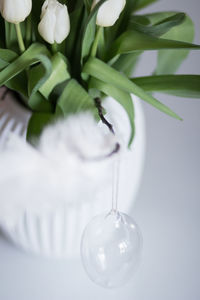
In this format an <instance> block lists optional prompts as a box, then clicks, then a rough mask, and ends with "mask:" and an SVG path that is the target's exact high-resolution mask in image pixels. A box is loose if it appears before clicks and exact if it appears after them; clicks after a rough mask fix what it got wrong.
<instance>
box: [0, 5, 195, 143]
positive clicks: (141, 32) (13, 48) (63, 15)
mask: <svg viewBox="0 0 200 300" xmlns="http://www.w3.org/2000/svg"><path fill="white" fill-rule="evenodd" d="M155 1H156V0H62V1H61V0H59V1H57V0H46V1H43V0H37V1H34V2H33V3H32V0H0V11H1V17H0V86H3V85H4V86H6V87H7V88H8V89H9V90H12V91H14V92H15V94H16V96H17V99H18V100H19V101H21V102H22V103H23V104H24V105H25V106H26V107H28V108H29V109H30V110H31V111H32V117H31V119H30V121H29V125H28V133H27V137H28V139H30V138H32V137H33V136H38V135H39V134H40V133H41V131H42V129H43V128H44V126H46V125H47V124H48V123H50V122H53V121H54V120H55V119H57V118H61V117H66V116H68V115H70V114H75V113H78V112H80V111H91V112H92V113H93V114H94V116H95V118H96V120H97V121H98V119H99V118H103V115H104V110H103V107H102V101H103V98H104V97H105V96H106V95H107V96H111V97H112V98H114V99H115V100H116V101H118V102H119V103H120V104H121V105H122V106H123V108H124V109H125V111H126V112H127V114H128V117H129V120H130V124H131V129H132V132H131V136H130V141H129V144H131V142H132V140H133V138H134V106H133V102H132V98H131V94H134V95H136V96H138V97H139V98H140V99H142V100H144V101H146V102H148V103H149V104H151V105H153V106H154V107H156V108H157V109H159V110H160V111H162V112H164V113H166V114H168V115H170V116H172V117H174V118H177V119H181V118H180V117H179V116H178V115H177V114H176V113H175V112H173V111H172V110H171V109H170V108H168V107H167V106H165V105H164V104H162V103H161V102H160V101H158V100H157V99H156V98H155V97H154V96H153V95H152V92H154V91H158V92H163V93H169V94H173V95H176V96H182V97H196V98H198V97H199V96H200V76H199V75H173V73H174V72H175V71H176V70H177V68H178V67H179V66H180V64H181V62H182V61H183V60H184V59H185V58H186V56H187V54H188V52H189V50H199V49H200V46H198V45H195V44H192V40H193V37H194V29H193V23H192V20H191V19H190V18H189V17H188V16H187V15H185V14H184V13H178V12H171V11H170V12H159V13H152V14H138V11H139V10H140V9H142V8H143V7H145V6H147V5H149V4H151V3H153V2H155ZM148 50H158V59H157V66H156V68H155V70H154V72H153V75H151V76H145V77H131V76H133V74H134V73H133V72H134V68H135V66H136V64H137V62H138V60H139V58H140V56H141V54H142V53H143V52H144V51H148Z"/></svg>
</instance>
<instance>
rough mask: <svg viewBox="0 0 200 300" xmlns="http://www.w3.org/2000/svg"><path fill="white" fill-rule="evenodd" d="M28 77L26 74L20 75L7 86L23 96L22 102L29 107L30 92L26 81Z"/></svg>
mask: <svg viewBox="0 0 200 300" xmlns="http://www.w3.org/2000/svg"><path fill="white" fill-rule="evenodd" d="M25 76H26V73H25V72H21V73H19V74H18V75H17V76H15V77H14V78H12V79H10V80H9V81H7V82H6V84H5V85H6V86H7V87H8V88H9V89H11V90H13V91H16V92H17V93H19V94H21V96H22V98H23V99H22V101H23V102H24V103H25V104H26V105H27V103H28V91H27V82H26V80H24V77H25Z"/></svg>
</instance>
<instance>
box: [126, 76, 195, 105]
mask: <svg viewBox="0 0 200 300" xmlns="http://www.w3.org/2000/svg"><path fill="white" fill-rule="evenodd" d="M132 81H133V82H134V83H135V84H137V85H138V86H140V87H141V88H142V89H143V90H145V91H147V92H160V93H167V94H172V95H175V96H181V97H188V98H199V99H200V75H157V76H146V77H136V78H133V79H132Z"/></svg>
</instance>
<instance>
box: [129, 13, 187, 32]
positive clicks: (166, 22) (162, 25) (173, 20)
mask: <svg viewBox="0 0 200 300" xmlns="http://www.w3.org/2000/svg"><path fill="white" fill-rule="evenodd" d="M145 17H146V19H148V16H145ZM149 19H150V18H149ZM184 19H185V14H184V13H175V14H174V15H172V16H170V17H167V18H164V19H163V20H161V21H159V22H158V23H156V24H155V25H151V26H149V24H148V25H143V24H140V23H139V22H137V20H138V18H137V17H135V16H132V18H131V21H130V23H129V26H128V29H129V30H137V31H140V32H143V33H145V34H148V35H152V36H155V37H160V36H161V35H163V34H165V33H166V32H168V31H169V30H170V29H171V28H173V27H175V26H177V25H180V24H182V23H183V21H184Z"/></svg>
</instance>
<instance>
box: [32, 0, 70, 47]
mask: <svg viewBox="0 0 200 300" xmlns="http://www.w3.org/2000/svg"><path fill="white" fill-rule="evenodd" d="M40 18H41V21H40V23H39V25H38V31H39V33H40V35H41V36H42V37H43V39H44V40H45V41H46V42H48V43H49V44H54V43H55V42H56V43H57V44H60V43H62V41H63V40H64V39H65V38H66V37H67V36H68V34H69V32H70V20H69V14H68V10H67V6H66V5H62V4H61V3H59V2H58V1H57V0H46V1H45V2H44V4H43V6H42V13H41V17H40Z"/></svg>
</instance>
